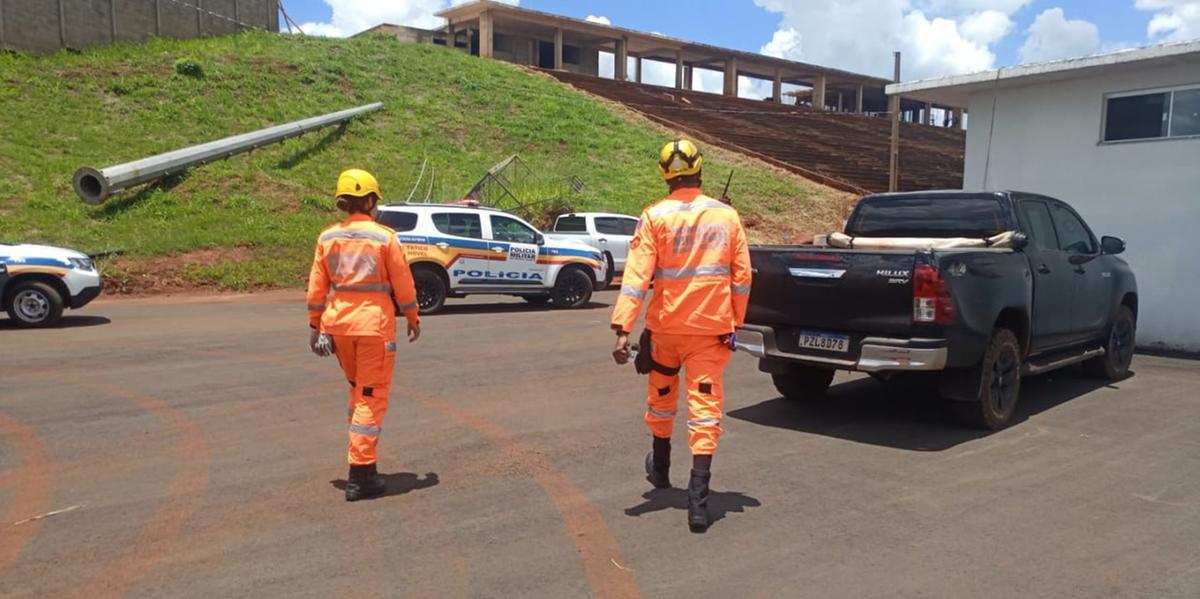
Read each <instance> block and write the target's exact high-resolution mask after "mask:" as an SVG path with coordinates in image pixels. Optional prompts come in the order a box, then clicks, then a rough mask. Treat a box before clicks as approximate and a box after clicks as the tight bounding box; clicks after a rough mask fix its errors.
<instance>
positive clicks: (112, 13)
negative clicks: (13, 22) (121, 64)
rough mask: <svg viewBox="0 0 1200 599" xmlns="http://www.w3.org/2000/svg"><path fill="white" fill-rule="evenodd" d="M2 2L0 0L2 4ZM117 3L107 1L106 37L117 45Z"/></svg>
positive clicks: (113, 0) (114, 0)
mask: <svg viewBox="0 0 1200 599" xmlns="http://www.w3.org/2000/svg"><path fill="white" fill-rule="evenodd" d="M3 1H4V0H0V2H3ZM116 5H117V3H116V0H108V35H109V41H110V42H112V43H114V44H115V43H117V6H116Z"/></svg>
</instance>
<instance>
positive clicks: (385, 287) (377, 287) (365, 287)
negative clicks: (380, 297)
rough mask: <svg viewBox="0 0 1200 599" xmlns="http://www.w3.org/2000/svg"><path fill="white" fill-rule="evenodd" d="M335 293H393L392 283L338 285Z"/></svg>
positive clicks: (334, 288) (334, 287) (335, 287)
mask: <svg viewBox="0 0 1200 599" xmlns="http://www.w3.org/2000/svg"><path fill="white" fill-rule="evenodd" d="M333 290H334V291H383V292H385V293H391V292H392V285H391V283H348V284H342V283H336V284H334V286H333Z"/></svg>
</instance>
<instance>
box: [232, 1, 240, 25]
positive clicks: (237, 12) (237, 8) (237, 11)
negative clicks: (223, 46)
mask: <svg viewBox="0 0 1200 599" xmlns="http://www.w3.org/2000/svg"><path fill="white" fill-rule="evenodd" d="M238 4H239V2H238V0H233V20H234V21H237V23H234V25H233V29H234V30H235V31H241V30H242V15H241V12H242V11H241V7H240V6H238Z"/></svg>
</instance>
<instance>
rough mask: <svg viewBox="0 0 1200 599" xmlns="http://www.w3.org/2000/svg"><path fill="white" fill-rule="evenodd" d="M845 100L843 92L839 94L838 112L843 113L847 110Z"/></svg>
mask: <svg viewBox="0 0 1200 599" xmlns="http://www.w3.org/2000/svg"><path fill="white" fill-rule="evenodd" d="M843 98H844V96H843V94H842V92H838V112H843V111H845V110H846V103H845V102H844V100H843Z"/></svg>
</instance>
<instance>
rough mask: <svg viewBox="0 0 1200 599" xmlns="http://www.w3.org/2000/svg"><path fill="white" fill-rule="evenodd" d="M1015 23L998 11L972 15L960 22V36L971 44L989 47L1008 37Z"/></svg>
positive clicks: (986, 11)
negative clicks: (971, 42)
mask: <svg viewBox="0 0 1200 599" xmlns="http://www.w3.org/2000/svg"><path fill="white" fill-rule="evenodd" d="M1014 26H1016V23H1013V20H1012V19H1010V18H1009V17H1008V15H1006V14H1004V13H1002V12H1000V11H998V10H985V11H983V12H977V13H974V14H972V15H970V16H968V17H967V18H965V19H963V21H962V36H963V37H964V38H966V39H969V40H971V41H973V42H976V43H980V44H984V45H986V46H990V45H992V44H995V43H997V42H999V41H1000V40H1002V39H1004V38H1005V37H1008V34H1009V32H1011V31H1012V30H1013V27H1014Z"/></svg>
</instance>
